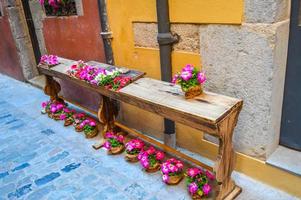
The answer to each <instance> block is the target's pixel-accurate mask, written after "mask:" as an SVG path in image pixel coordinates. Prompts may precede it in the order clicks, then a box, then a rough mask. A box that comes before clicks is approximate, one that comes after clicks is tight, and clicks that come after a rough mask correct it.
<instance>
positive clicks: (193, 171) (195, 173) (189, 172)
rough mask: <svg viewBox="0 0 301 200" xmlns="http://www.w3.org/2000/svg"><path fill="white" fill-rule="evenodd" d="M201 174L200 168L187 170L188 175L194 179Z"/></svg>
mask: <svg viewBox="0 0 301 200" xmlns="http://www.w3.org/2000/svg"><path fill="white" fill-rule="evenodd" d="M199 172H200V170H199V169H198V168H190V169H188V170H187V175H188V176H190V177H192V178H193V177H195V176H196V175H198V174H199Z"/></svg>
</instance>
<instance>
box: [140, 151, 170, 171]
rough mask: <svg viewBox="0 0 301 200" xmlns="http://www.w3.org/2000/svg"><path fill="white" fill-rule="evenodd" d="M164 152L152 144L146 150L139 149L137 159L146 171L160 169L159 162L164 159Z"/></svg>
mask: <svg viewBox="0 0 301 200" xmlns="http://www.w3.org/2000/svg"><path fill="white" fill-rule="evenodd" d="M164 156H165V155H164V153H163V152H161V151H158V150H156V149H155V148H154V147H153V146H151V147H149V148H148V149H147V150H146V151H141V152H140V153H139V155H138V160H139V161H140V164H141V166H142V167H143V168H144V169H145V170H146V171H147V172H156V171H158V170H159V169H160V163H161V161H162V160H163V159H164Z"/></svg>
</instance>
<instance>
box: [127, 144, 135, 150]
mask: <svg viewBox="0 0 301 200" xmlns="http://www.w3.org/2000/svg"><path fill="white" fill-rule="evenodd" d="M133 149H134V147H133V145H127V147H126V150H127V151H132V150H133Z"/></svg>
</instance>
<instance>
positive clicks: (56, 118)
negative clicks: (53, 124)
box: [53, 113, 61, 121]
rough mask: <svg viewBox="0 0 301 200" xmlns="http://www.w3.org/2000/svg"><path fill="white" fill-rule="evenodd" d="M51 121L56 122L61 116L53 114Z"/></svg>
mask: <svg viewBox="0 0 301 200" xmlns="http://www.w3.org/2000/svg"><path fill="white" fill-rule="evenodd" d="M53 119H54V120H56V121H58V120H60V119H61V114H59V113H55V114H53Z"/></svg>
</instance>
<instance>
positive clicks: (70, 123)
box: [64, 118, 73, 126]
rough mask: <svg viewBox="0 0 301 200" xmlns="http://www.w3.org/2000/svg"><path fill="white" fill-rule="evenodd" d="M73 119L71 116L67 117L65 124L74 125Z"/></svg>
mask: <svg viewBox="0 0 301 200" xmlns="http://www.w3.org/2000/svg"><path fill="white" fill-rule="evenodd" d="M72 123H73V121H72V119H70V118H66V120H65V122H64V126H70V125H72Z"/></svg>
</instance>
